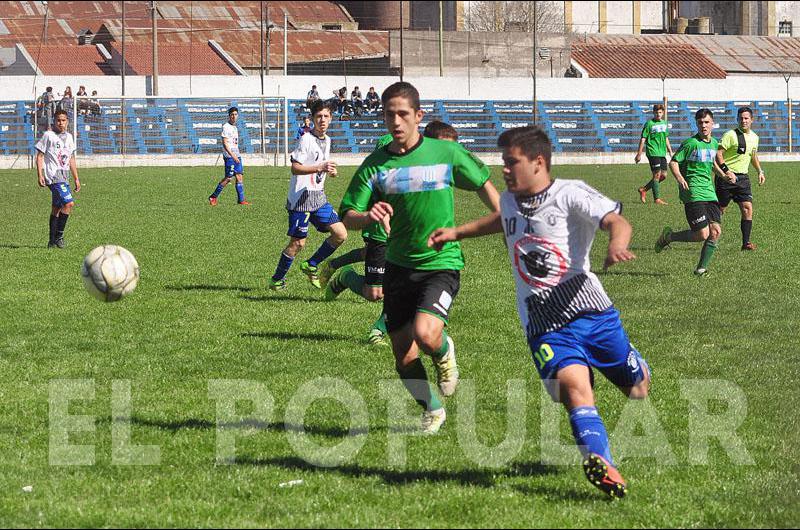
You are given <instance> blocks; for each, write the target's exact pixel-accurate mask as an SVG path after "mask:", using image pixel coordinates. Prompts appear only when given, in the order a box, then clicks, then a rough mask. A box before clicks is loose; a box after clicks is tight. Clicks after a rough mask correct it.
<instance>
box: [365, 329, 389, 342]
mask: <svg viewBox="0 0 800 530" xmlns="http://www.w3.org/2000/svg"><path fill="white" fill-rule="evenodd" d="M367 342H369V344H370V346H388V345H389V341H387V340H386V335H384V334H383V331H381V330H379V329H377V328H372V329H371V330H369V336H368V337H367Z"/></svg>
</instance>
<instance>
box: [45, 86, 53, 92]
mask: <svg viewBox="0 0 800 530" xmlns="http://www.w3.org/2000/svg"><path fill="white" fill-rule="evenodd" d="M44 91H45V92H52V91H53V87H51V86H49V87H47V88H45V89H44Z"/></svg>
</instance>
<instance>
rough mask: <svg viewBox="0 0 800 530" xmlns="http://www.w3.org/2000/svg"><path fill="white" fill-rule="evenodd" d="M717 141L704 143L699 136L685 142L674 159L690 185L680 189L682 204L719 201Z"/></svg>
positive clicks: (712, 139)
mask: <svg viewBox="0 0 800 530" xmlns="http://www.w3.org/2000/svg"><path fill="white" fill-rule="evenodd" d="M718 145H719V144H718V143H717V140H716V139H714V138H713V137H712V138H711V139H710V140H709V141H707V142H706V141H703V139H702V138H701V137H700V135H699V134H696V135H694V136H692V137H691V138H688V139H687V140H684V142H683V143H682V144H681V148H680V149H678V152H677V153H675V155H674V156H673V157H672V161H673V162H677V163H678V165H679V166H680V168H681V175H683V178H684V179H685V180H686V183H687V184H688V185H689V189H688V190H684V189H680V193H679V194H680V198H681V202H683V203H687V202H699V201H713V202H716V201H717V192H716V190H715V189H714V159H715V158H716V156H717V147H718Z"/></svg>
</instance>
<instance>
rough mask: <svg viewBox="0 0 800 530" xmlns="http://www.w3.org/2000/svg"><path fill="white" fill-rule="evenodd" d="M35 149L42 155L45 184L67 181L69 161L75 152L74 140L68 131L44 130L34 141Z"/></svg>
mask: <svg viewBox="0 0 800 530" xmlns="http://www.w3.org/2000/svg"><path fill="white" fill-rule="evenodd" d="M36 150H37V151H39V152H40V153H42V154H43V155H44V182H45V184H46V185H48V186H49V185H50V184H58V183H61V182H69V161H70V159H71V158H72V155H73V154H74V153H75V140H73V138H72V135H71V134H70V133H68V132H63V133H61V134H57V133H56V132H55V131H46V132H45V133H44V134H43V135H42V137H41V138H40V139H39V141H38V142H36Z"/></svg>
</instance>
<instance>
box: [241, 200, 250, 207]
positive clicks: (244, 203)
mask: <svg viewBox="0 0 800 530" xmlns="http://www.w3.org/2000/svg"><path fill="white" fill-rule="evenodd" d="M239 206H250V203H249V202H247V201H242V202H240V203H239Z"/></svg>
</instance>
